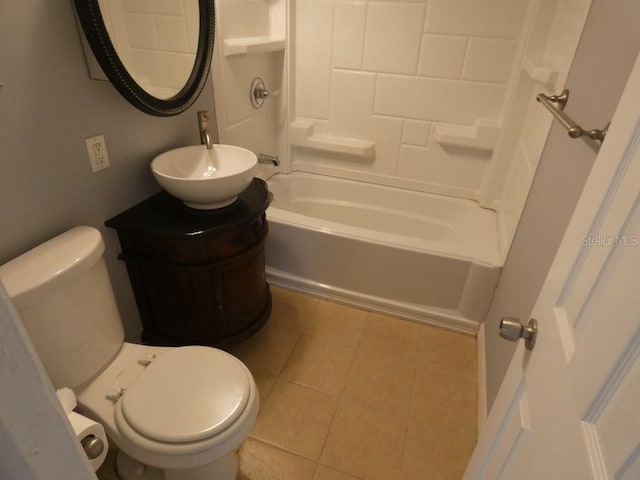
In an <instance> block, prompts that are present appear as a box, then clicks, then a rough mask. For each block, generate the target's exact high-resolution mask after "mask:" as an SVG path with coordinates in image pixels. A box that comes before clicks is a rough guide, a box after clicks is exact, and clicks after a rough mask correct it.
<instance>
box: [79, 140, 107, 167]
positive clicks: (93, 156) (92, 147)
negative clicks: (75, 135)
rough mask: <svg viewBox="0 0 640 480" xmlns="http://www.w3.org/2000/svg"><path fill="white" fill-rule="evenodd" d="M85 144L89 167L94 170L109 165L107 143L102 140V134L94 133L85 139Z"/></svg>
mask: <svg viewBox="0 0 640 480" xmlns="http://www.w3.org/2000/svg"><path fill="white" fill-rule="evenodd" d="M85 143H86V144H87V152H88V153H89V160H90V161H91V169H92V170H93V171H94V172H97V171H98V170H102V169H104V168H107V167H108V166H109V154H108V153H107V144H106V143H105V142H104V136H102V135H95V136H93V137H88V138H86V139H85Z"/></svg>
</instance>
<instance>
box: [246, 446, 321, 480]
mask: <svg viewBox="0 0 640 480" xmlns="http://www.w3.org/2000/svg"><path fill="white" fill-rule="evenodd" d="M315 468H316V464H315V462H312V461H311V460H307V459H306V458H302V457H299V456H297V455H294V454H292V453H289V452H285V451H284V450H281V449H279V448H276V447H273V446H271V445H267V444H266V443H263V442H260V441H258V440H255V439H252V438H247V439H246V440H245V442H244V443H243V445H242V447H241V448H240V475H239V476H238V480H293V479H295V480H312V478H313V472H314V469H315Z"/></svg>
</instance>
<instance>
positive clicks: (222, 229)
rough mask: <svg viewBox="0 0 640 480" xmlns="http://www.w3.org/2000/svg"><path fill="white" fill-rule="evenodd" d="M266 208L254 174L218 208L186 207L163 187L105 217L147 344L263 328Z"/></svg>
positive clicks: (211, 340)
mask: <svg viewBox="0 0 640 480" xmlns="http://www.w3.org/2000/svg"><path fill="white" fill-rule="evenodd" d="M268 205H269V191H268V189H267V185H266V183H265V182H264V181H262V180H260V179H257V178H255V179H254V180H253V181H252V183H251V184H250V185H249V187H248V188H247V189H246V190H245V191H244V192H243V193H241V194H240V195H239V196H238V200H237V201H236V202H235V203H233V204H232V205H230V206H228V207H224V208H221V209H218V210H194V209H191V208H189V207H187V206H185V205H184V204H183V203H182V202H181V201H180V200H177V199H176V198H174V197H172V196H171V195H169V194H168V193H166V192H164V191H163V192H160V193H158V194H156V195H154V196H152V197H150V198H148V199H147V200H144V201H143V202H141V203H139V204H137V205H135V206H134V207H132V208H130V209H129V210H126V211H125V212H122V213H121V214H119V215H117V216H115V217H113V218H111V219H109V220H107V221H106V222H105V224H106V225H107V226H108V227H110V228H114V229H116V230H117V232H118V238H119V239H120V245H121V246H122V253H121V254H120V256H119V258H120V259H122V260H124V262H125V263H126V266H127V271H128V273H129V278H130V280H131V285H132V287H133V292H134V294H135V298H136V302H137V304H138V310H139V312H140V317H141V319H142V324H143V332H142V341H143V342H144V343H147V344H150V345H170V346H174V345H187V344H200V345H213V346H225V345H230V344H233V343H235V342H238V341H240V340H243V339H245V338H247V337H249V336H251V335H252V334H254V333H255V332H257V331H258V330H259V329H260V327H262V326H263V325H264V323H265V322H266V321H267V319H268V318H269V315H270V313H271V293H270V292H269V285H268V284H267V282H266V277H265V257H264V243H265V240H266V237H267V232H268V224H267V220H266V215H265V210H266V209H267V207H268Z"/></svg>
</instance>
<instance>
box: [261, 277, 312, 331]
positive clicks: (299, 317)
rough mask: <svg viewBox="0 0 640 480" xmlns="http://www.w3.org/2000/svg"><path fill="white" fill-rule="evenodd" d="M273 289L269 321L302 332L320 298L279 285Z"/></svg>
mask: <svg viewBox="0 0 640 480" xmlns="http://www.w3.org/2000/svg"><path fill="white" fill-rule="evenodd" d="M271 290H272V297H273V298H272V300H273V303H272V306H271V317H270V318H269V322H270V323H271V324H273V325H275V326H277V327H280V328H285V329H288V330H292V331H294V332H299V333H302V332H303V331H304V329H305V327H306V325H307V323H308V322H309V319H310V318H311V316H312V315H313V312H314V311H315V310H316V306H317V304H318V299H317V298H314V297H311V296H309V295H302V294H300V293H296V292H292V291H290V290H285V289H283V288H278V287H272V289H271Z"/></svg>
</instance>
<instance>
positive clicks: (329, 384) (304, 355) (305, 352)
mask: <svg viewBox="0 0 640 480" xmlns="http://www.w3.org/2000/svg"><path fill="white" fill-rule="evenodd" d="M354 354H355V349H354V348H349V347H343V346H341V345H336V344H333V343H329V342H326V341H324V340H322V339H318V338H314V337H309V336H307V335H303V336H302V337H301V338H300V340H299V341H298V343H297V345H296V347H295V348H294V350H293V352H292V353H291V356H290V357H289V360H287V363H286V364H285V366H284V368H283V370H282V374H281V376H282V378H286V379H289V380H292V381H294V382H297V383H301V384H303V385H306V386H309V387H312V388H317V389H318V390H322V391H323V392H327V393H333V394H338V393H341V392H342V389H343V388H344V384H345V382H346V380H347V375H348V374H349V368H350V367H351V362H352V360H353V356H354Z"/></svg>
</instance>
